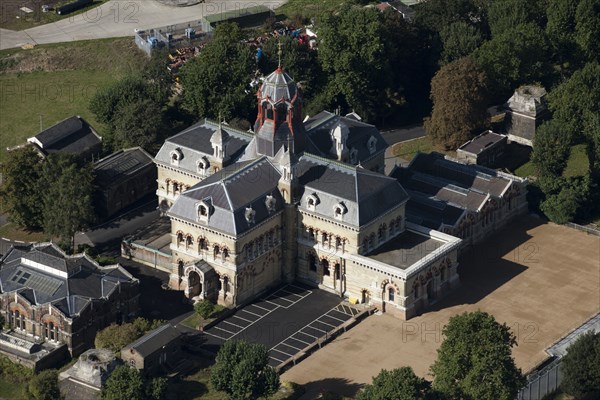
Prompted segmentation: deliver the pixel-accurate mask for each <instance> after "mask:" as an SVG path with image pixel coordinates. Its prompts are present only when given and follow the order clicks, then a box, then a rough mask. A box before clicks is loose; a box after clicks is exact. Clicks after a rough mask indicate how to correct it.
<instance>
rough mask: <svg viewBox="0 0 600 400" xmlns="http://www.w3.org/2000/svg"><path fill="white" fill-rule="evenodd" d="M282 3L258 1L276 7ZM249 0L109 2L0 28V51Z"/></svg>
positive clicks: (128, 29)
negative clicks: (188, 3)
mask: <svg viewBox="0 0 600 400" xmlns="http://www.w3.org/2000/svg"><path fill="white" fill-rule="evenodd" d="M283 3H285V0H268V1H261V2H260V4H262V5H265V6H267V7H269V8H273V9H274V8H276V7H278V6H280V5H281V4H283ZM256 4H257V2H256V1H253V0H235V1H234V0H218V1H217V0H207V1H206V2H205V3H200V4H198V5H195V6H189V7H170V6H166V5H163V4H160V3H158V2H157V1H155V0H137V1H119V0H111V1H108V2H106V3H104V4H102V5H101V6H100V7H97V8H95V9H92V10H90V11H88V12H85V13H83V14H79V15H75V16H73V17H70V18H66V19H63V20H60V21H57V22H54V23H51V24H46V25H41V26H37V27H35V28H31V29H26V30H24V31H18V32H16V31H10V30H7V29H0V50H3V49H10V48H14V47H20V46H22V45H24V44H27V43H33V44H45V43H60V42H70V41H75V40H90V39H102V38H110V37H123V36H131V37H132V39H133V30H134V29H135V28H145V29H148V28H154V27H160V26H166V25H172V24H179V23H183V22H187V21H191V20H195V19H198V20H200V19H201V18H202V17H204V16H206V15H210V14H217V13H220V12H223V11H232V10H236V9H243V8H247V7H251V6H255V5H256Z"/></svg>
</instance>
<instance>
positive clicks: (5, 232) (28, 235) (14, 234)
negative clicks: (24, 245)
mask: <svg viewBox="0 0 600 400" xmlns="http://www.w3.org/2000/svg"><path fill="white" fill-rule="evenodd" d="M0 237H4V238H9V239H11V240H20V241H23V242H45V241H48V240H50V238H49V236H48V235H46V234H45V233H44V232H32V231H26V230H23V229H20V228H18V227H16V226H15V225H13V224H12V223H8V224H6V225H3V226H1V227H0Z"/></svg>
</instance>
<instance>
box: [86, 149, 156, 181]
mask: <svg viewBox="0 0 600 400" xmlns="http://www.w3.org/2000/svg"><path fill="white" fill-rule="evenodd" d="M151 164H153V162H152V156H151V155H150V154H148V153H146V151H145V150H144V149H142V148H141V147H133V148H130V149H125V150H119V151H117V152H115V153H113V154H111V155H109V156H107V157H104V158H103V159H101V160H98V161H96V162H95V163H94V172H95V174H96V183H97V184H98V185H100V186H102V187H107V186H110V185H114V184H116V183H118V182H120V181H123V180H125V179H128V178H129V177H131V176H132V175H135V174H136V173H137V172H138V171H140V170H142V169H143V168H145V167H147V166H148V165H151Z"/></svg>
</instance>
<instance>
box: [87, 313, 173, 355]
mask: <svg viewBox="0 0 600 400" xmlns="http://www.w3.org/2000/svg"><path fill="white" fill-rule="evenodd" d="M163 324H165V321H163V320H154V321H148V320H146V319H144V318H136V319H135V320H133V322H130V323H126V324H121V325H117V324H112V325H110V326H108V327H106V328H104V329H102V330H101V331H100V332H98V333H97V334H96V339H95V340H94V345H95V346H96V348H98V349H101V348H104V349H109V350H112V351H114V352H115V353H117V355H118V354H119V352H120V351H121V349H122V348H123V347H125V346H127V345H128V344H129V343H131V342H133V341H135V340H137V339H138V338H140V337H142V336H143V335H144V334H145V333H146V332H148V331H151V330H153V329H156V328H158V327H159V326H161V325H163Z"/></svg>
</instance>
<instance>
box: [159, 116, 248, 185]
mask: <svg viewBox="0 0 600 400" xmlns="http://www.w3.org/2000/svg"><path fill="white" fill-rule="evenodd" d="M218 128H219V124H218V123H216V122H213V121H210V120H206V119H205V120H204V121H200V122H198V123H197V124H195V125H192V126H190V127H189V128H187V129H185V130H183V131H182V132H180V133H178V134H177V135H175V136H172V137H170V138H169V139H167V140H166V141H165V143H164V144H163V145H162V147H161V148H160V150H159V152H158V154H157V155H156V157H155V161H157V162H159V163H163V164H166V165H170V164H171V152H172V151H174V150H177V149H179V150H180V151H181V153H182V155H183V158H182V159H181V160H180V161H179V166H178V168H181V169H184V170H186V171H188V172H191V173H193V174H197V173H198V168H197V164H196V163H197V162H198V160H200V159H201V158H202V157H208V158H209V159H210V157H211V156H212V154H213V148H212V144H211V142H210V139H211V137H212V136H213V134H214V133H215V132H216V131H217V129H218ZM221 129H222V130H223V131H224V132H226V133H227V135H229V142H228V145H227V155H228V157H229V159H230V160H231V161H232V162H234V161H235V160H237V159H238V158H239V157H240V156H241V155H242V153H243V152H244V148H245V147H246V146H247V145H248V143H249V142H250V140H252V137H253V136H252V134H250V133H248V132H243V131H240V130H237V129H234V128H232V127H230V126H227V125H222V126H221Z"/></svg>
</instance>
